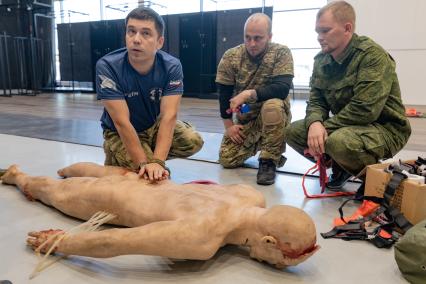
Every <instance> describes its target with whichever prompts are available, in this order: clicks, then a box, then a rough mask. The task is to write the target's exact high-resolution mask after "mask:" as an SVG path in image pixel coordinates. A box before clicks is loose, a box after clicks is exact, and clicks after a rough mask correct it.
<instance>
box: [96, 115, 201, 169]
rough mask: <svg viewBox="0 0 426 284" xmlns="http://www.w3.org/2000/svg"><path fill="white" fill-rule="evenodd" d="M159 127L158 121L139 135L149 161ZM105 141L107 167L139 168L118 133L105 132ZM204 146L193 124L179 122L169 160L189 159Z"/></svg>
mask: <svg viewBox="0 0 426 284" xmlns="http://www.w3.org/2000/svg"><path fill="white" fill-rule="evenodd" d="M159 127H160V123H159V121H157V122H156V123H155V124H154V125H153V126H152V127H151V128H149V129H147V130H145V131H142V132H140V133H138V137H139V141H140V143H141V146H142V149H143V150H144V152H145V155H146V156H147V158H148V159H150V158H152V156H153V152H154V149H155V144H156V140H157V133H158V129H159ZM104 140H105V141H104V145H103V148H104V152H105V165H111V166H120V167H124V168H128V169H132V170H135V169H136V168H137V165H134V164H133V163H132V160H131V159H130V156H129V154H128V153H127V151H126V148H125V147H124V144H123V142H122V141H121V139H120V136H119V135H118V133H117V132H115V131H110V130H105V131H104ZM203 144H204V141H203V139H202V138H201V136H200V134H199V133H198V132H196V131H195V129H194V127H193V126H192V125H191V124H189V123H187V122H184V121H180V120H178V121H176V126H175V130H174V133H173V141H172V145H171V147H170V151H169V155H168V157H167V159H170V158H175V157H176V158H177V157H179V158H184V157H189V156H191V155H193V154H195V153H196V152H198V151H199V150H200V149H201V147H202V146H203Z"/></svg>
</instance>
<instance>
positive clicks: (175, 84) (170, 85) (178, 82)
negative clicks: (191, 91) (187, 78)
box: [169, 80, 182, 88]
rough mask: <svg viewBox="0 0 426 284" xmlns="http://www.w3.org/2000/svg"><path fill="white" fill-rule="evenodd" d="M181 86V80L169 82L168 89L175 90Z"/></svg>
mask: <svg viewBox="0 0 426 284" xmlns="http://www.w3.org/2000/svg"><path fill="white" fill-rule="evenodd" d="M181 85H182V81H181V80H175V81H170V82H169V87H170V88H177V87H180V86H181Z"/></svg>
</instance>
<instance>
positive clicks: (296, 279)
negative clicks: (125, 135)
mask: <svg viewBox="0 0 426 284" xmlns="http://www.w3.org/2000/svg"><path fill="white" fill-rule="evenodd" d="M0 149H1V159H0V168H5V167H7V166H9V165H10V164H18V165H20V166H21V168H22V169H23V170H24V171H25V172H27V173H29V174H31V175H48V176H52V177H54V176H56V174H55V173H56V170H57V169H59V168H61V167H63V166H66V165H69V164H72V163H75V162H79V161H92V162H97V163H102V162H103V151H102V148H99V147H91V146H83V145H77V144H69V143H63V142H54V141H46V140H40V139H34V138H25V137H18V136H12V135H3V134H0ZM413 154H414V153H410V152H405V153H402V154H401V155H402V156H400V157H402V158H409V157H410V156H411V155H413ZM415 155H418V153H416V154H415ZM411 157H412V156H411ZM168 165H169V167H170V168H171V170H172V173H173V180H174V181H175V182H179V183H183V182H188V181H191V180H197V179H209V180H213V181H216V182H219V183H223V184H227V183H248V184H251V185H253V186H255V187H256V188H257V189H258V190H259V191H261V192H262V193H263V194H264V195H265V197H266V199H267V206H268V207H269V206H272V205H275V204H289V205H293V206H296V207H299V208H302V209H304V210H305V211H306V212H307V213H308V214H310V216H312V218H313V219H314V221H315V223H316V226H317V231H318V243H319V245H320V246H321V249H320V251H319V252H318V253H317V254H316V255H314V256H313V257H312V258H310V259H308V260H307V261H306V262H304V263H302V264H300V265H298V266H295V267H289V268H287V269H283V270H277V269H275V268H273V267H271V266H269V265H265V264H262V263H259V262H257V261H255V260H253V259H250V258H249V256H248V253H247V251H245V250H244V249H241V248H238V247H233V246H227V247H225V248H223V249H221V250H220V251H219V252H218V253H217V254H216V255H215V257H214V258H213V259H211V260H209V261H182V260H179V261H176V260H172V259H167V258H161V257H153V256H143V255H141V256H120V257H115V258H110V259H94V258H86V257H75V256H71V257H68V258H67V259H64V260H61V261H59V262H58V263H57V264H55V265H53V266H52V267H49V268H48V269H47V270H45V271H44V272H43V273H41V274H40V275H38V276H37V277H36V278H34V279H33V280H28V276H29V275H30V273H31V271H32V270H33V268H34V267H35V265H36V263H37V257H36V256H35V255H34V253H33V252H32V251H31V250H30V249H29V248H27V247H26V246H25V237H26V234H27V232H29V231H33V230H43V229H49V228H62V229H68V228H71V227H73V226H76V225H78V224H80V223H81V222H80V221H79V220H76V219H73V218H70V217H68V216H65V215H63V214H62V213H60V212H58V211H56V210H55V209H53V208H50V207H47V206H45V205H43V204H41V203H39V202H29V201H27V200H26V199H25V197H24V196H23V195H22V194H21V193H20V192H19V191H18V190H16V188H15V187H12V186H6V185H0V210H1V212H0V280H4V279H8V280H10V281H12V282H13V283H34V284H36V283H118V282H119V283H246V284H249V283H376V284H380V283H386V284H389V283H407V282H406V281H405V280H404V279H403V278H402V276H401V274H400V272H399V270H398V268H397V265H396V263H395V261H394V256H393V249H377V248H376V247H374V246H372V245H370V244H369V243H367V242H363V241H352V242H345V241H342V240H324V239H322V238H321V237H320V236H319V233H320V232H325V231H328V230H330V229H331V226H332V225H331V224H332V220H333V218H334V217H336V216H337V214H338V212H337V208H338V207H339V205H340V204H341V202H342V200H343V199H342V198H333V199H321V200H307V199H305V198H304V195H303V192H302V188H301V178H300V176H297V175H288V174H282V173H280V174H279V175H278V177H277V181H276V183H275V185H271V186H266V187H265V186H258V185H257V184H256V183H255V176H256V170H255V169H250V168H240V169H234V170H224V169H222V168H221V167H220V166H219V165H218V164H216V163H207V162H201V161H194V160H183V159H175V160H172V161H169V162H168ZM306 185H307V187H308V188H309V190H310V191H311V192H318V191H319V184H318V180H317V179H316V178H310V179H308V180H307V182H306ZM356 186H357V184H353V183H352V184H351V183H349V184H348V185H347V186H346V189H348V190H353V189H354V188H355V187H356ZM354 209H355V205H351V206H349V207H348V209H347V211H348V214H350V213H351V211H353V210H354Z"/></svg>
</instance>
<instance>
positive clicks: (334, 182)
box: [327, 161, 352, 189]
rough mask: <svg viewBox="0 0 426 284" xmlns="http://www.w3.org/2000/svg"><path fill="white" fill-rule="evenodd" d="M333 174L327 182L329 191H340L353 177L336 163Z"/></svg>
mask: <svg viewBox="0 0 426 284" xmlns="http://www.w3.org/2000/svg"><path fill="white" fill-rule="evenodd" d="M331 169H332V174H331V176H330V179H329V180H328V182H327V187H328V188H329V189H340V188H342V187H343V186H344V185H345V184H346V182H347V181H348V180H349V179H350V178H351V177H352V175H351V174H350V173H348V172H347V171H345V170H344V169H342V168H341V167H340V166H339V165H338V164H337V163H336V162H335V161H332V166H331Z"/></svg>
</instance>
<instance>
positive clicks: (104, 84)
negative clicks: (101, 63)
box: [99, 75, 117, 91]
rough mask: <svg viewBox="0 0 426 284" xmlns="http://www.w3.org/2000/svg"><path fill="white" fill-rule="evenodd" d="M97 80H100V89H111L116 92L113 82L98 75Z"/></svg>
mask: <svg viewBox="0 0 426 284" xmlns="http://www.w3.org/2000/svg"><path fill="white" fill-rule="evenodd" d="M99 79H101V89H111V90H114V91H117V86H116V84H115V82H114V81H113V80H111V79H110V78H108V77H106V76H104V75H99Z"/></svg>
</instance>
